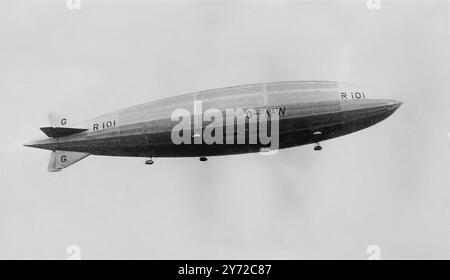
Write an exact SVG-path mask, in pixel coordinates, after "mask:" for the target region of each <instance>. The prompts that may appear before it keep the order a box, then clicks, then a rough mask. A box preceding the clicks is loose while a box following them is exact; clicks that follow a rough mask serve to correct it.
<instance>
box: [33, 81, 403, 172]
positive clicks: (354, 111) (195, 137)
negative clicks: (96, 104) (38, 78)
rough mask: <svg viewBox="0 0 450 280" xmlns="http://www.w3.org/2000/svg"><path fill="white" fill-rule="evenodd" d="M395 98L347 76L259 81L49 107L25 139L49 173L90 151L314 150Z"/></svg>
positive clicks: (361, 124) (388, 110)
mask: <svg viewBox="0 0 450 280" xmlns="http://www.w3.org/2000/svg"><path fill="white" fill-rule="evenodd" d="M400 105H401V102H400V101H397V100H394V99H385V98H380V94H379V92H377V91H370V90H368V89H367V88H363V87H361V86H359V85H356V84H353V83H343V82H337V81H287V82H268V83H257V84H249V85H240V86H233V87H226V88H220V89H213V90H205V91H199V92H193V93H189V94H184V95H179V96H175V97H169V98H165V99H161V100H157V101H152V102H149V103H145V104H142V105H138V106H134V107H130V108H126V109H122V110H119V111H115V112H112V113H109V114H104V115H101V116H99V117H95V118H92V119H88V120H86V121H82V122H78V123H73V120H71V119H70V118H69V117H67V116H65V115H62V114H55V113H50V114H49V121H50V125H49V126H46V127H41V128H40V129H41V131H42V132H43V133H44V134H45V135H46V137H45V138H41V139H38V140H35V141H32V142H30V143H27V144H25V146H28V147H33V148H39V149H45V150H50V151H51V157H50V161H49V164H48V171H49V172H57V171H60V170H62V169H64V168H66V167H68V166H70V165H72V164H74V163H76V162H78V161H80V160H82V159H84V158H86V157H87V156H89V155H98V156H116V157H142V158H146V160H145V163H146V164H148V165H151V164H153V163H154V161H153V158H158V157H196V158H199V159H200V161H206V160H207V159H208V157H213V156H226V155H233V154H246V153H256V152H262V153H270V152H273V151H278V150H280V149H285V148H292V147H296V146H300V145H306V144H312V145H313V147H314V150H316V151H320V150H322V145H321V144H320V143H321V142H322V141H325V140H329V139H332V138H336V137H339V136H343V135H346V134H350V133H353V132H356V131H359V130H362V129H364V128H367V127H370V126H372V125H374V124H376V123H378V122H381V121H382V120H384V119H386V118H387V117H389V116H390V115H391V114H392V113H393V112H394V111H396V110H397V109H398V108H399V106H400ZM275 128H276V129H275ZM263 134H264V135H265V136H266V137H265V138H264V137H261V136H262V135H263ZM263 138H264V139H263ZM267 139H269V140H270V141H267ZM263 140H264V141H263ZM275 140H276V141H275ZM275 142H276V145H274V143H275Z"/></svg>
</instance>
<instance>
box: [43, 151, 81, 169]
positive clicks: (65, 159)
mask: <svg viewBox="0 0 450 280" xmlns="http://www.w3.org/2000/svg"><path fill="white" fill-rule="evenodd" d="M87 156H89V154H88V153H79V152H67V151H52V153H51V155H50V161H49V163H48V171H49V172H58V171H61V170H62V169H64V168H66V167H69V166H71V165H72V164H74V163H77V162H79V161H80V160H82V159H84V158H85V157H87Z"/></svg>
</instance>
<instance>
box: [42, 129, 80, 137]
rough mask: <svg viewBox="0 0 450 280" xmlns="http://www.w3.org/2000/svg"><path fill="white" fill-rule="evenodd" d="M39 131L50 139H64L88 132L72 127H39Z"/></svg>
mask: <svg viewBox="0 0 450 280" xmlns="http://www.w3.org/2000/svg"><path fill="white" fill-rule="evenodd" d="M41 130H42V132H44V133H45V135H47V136H48V137H52V138H58V137H64V136H69V135H73V134H77V133H81V132H84V131H88V129H85V128H72V127H41Z"/></svg>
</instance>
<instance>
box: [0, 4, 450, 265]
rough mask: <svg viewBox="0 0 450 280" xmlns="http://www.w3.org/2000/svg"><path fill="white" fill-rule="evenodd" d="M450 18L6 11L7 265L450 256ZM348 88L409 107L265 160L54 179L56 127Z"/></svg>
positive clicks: (363, 9) (95, 162)
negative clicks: (145, 110)
mask: <svg viewBox="0 0 450 280" xmlns="http://www.w3.org/2000/svg"><path fill="white" fill-rule="evenodd" d="M449 13H450V8H449V3H448V2H445V1H439V2H433V1H420V2H410V1H408V2H392V1H384V0H383V1H381V9H368V8H367V6H366V1H364V0H363V1H336V2H320V3H314V2H264V3H260V2H213V3H211V2H206V1H205V2H192V1H191V2H184V3H183V2H170V3H163V2H146V1H112V2H109V1H81V9H80V10H77V9H75V10H70V9H68V8H67V6H66V2H65V1H32V2H27V1H19V2H16V1H4V0H0V104H1V110H0V121H1V126H0V128H1V130H0V133H1V138H0V141H1V142H0V168H1V169H0V172H1V173H0V258H4V259H22V258H56V259H65V258H67V257H68V254H67V252H66V249H67V247H68V246H69V245H72V244H73V245H76V246H78V247H79V248H80V249H81V255H82V258H85V259H92V258H94V259H95V258H111V259H115V258H133V259H135V258H150V259H157V258H164V259H180V258H188V259H193V258H196V259H198V258H208V259H209V258H213V259H224V258H227V259H228V258H232V259H236V258H238V259H242V258H270V259H272V258H288V259H309V258H327V259H328V258H351V259H365V258H368V257H369V255H370V254H367V253H366V249H367V247H368V246H370V245H376V246H378V248H380V250H381V257H382V258H385V259H391V258H394V259H397V258H449V257H450V248H449V242H450V238H449V237H450V219H449V218H450V211H449V207H450V190H449V184H450V178H449V177H450V175H449V171H448V170H449V164H450V159H449V148H450V146H449V140H450V138H449V137H450V134H449V132H450V124H449V120H450V116H449V115H450V113H449V112H450V110H449V107H448V106H449V104H450V103H449V101H450V95H449V93H450V79H449V73H450V16H449ZM283 80H340V81H349V82H356V83H361V84H364V85H367V86H369V87H376V88H380V89H383V90H384V91H385V92H387V93H389V95H390V96H389V97H392V98H395V99H398V100H401V101H404V104H403V105H402V107H401V108H400V109H399V110H398V111H397V112H396V113H395V114H394V115H392V116H391V117H390V118H388V119H387V120H386V121H384V122H382V123H380V124H378V125H376V126H374V127H371V128H368V129H366V130H363V131H360V132H357V133H354V134H351V135H348V136H344V137H341V138H337V139H332V140H329V141H325V142H323V143H322V144H323V148H324V150H323V151H321V152H320V153H318V152H314V151H313V148H312V145H308V146H302V147H297V148H292V149H288V150H283V151H281V152H279V153H278V154H277V155H275V156H266V157H264V156H260V155H259V154H251V155H239V156H227V157H216V158H210V160H209V161H208V162H206V163H201V162H199V161H198V159H196V158H182V159H155V164H154V165H153V166H151V167H150V166H146V165H144V160H145V159H141V158H107V157H94V156H92V157H88V158H87V159H84V160H82V161H80V162H79V163H77V164H75V165H73V166H71V167H69V168H68V169H66V170H63V171H62V172H60V173H48V172H47V164H48V160H49V157H50V152H49V151H43V150H37V149H30V148H26V147H22V144H23V143H25V142H29V141H31V140H33V139H35V138H38V137H41V136H43V134H42V133H41V132H40V131H39V127H42V126H47V125H48V118H47V114H48V113H49V112H64V113H67V114H68V115H71V116H74V117H75V118H81V119H82V118H90V117H95V116H96V115H100V114H103V113H108V112H110V111H114V110H118V109H121V108H124V107H127V106H132V105H137V104H140V103H143V102H147V101H152V100H156V99H159V98H163V97H169V96H175V95H178V94H182V93H188V92H192V91H197V90H204V89H211V88H218V87H222V86H231V85H239V84H247V83H256V82H268V81H283Z"/></svg>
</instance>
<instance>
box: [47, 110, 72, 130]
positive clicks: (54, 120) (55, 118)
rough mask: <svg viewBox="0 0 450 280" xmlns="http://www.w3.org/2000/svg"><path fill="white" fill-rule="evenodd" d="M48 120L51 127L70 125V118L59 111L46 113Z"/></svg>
mask: <svg viewBox="0 0 450 280" xmlns="http://www.w3.org/2000/svg"><path fill="white" fill-rule="evenodd" d="M48 121H49V122H50V126H52V127H70V126H71V125H72V123H71V120H70V119H69V118H68V117H67V116H64V115H62V114H60V113H50V114H48Z"/></svg>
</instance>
